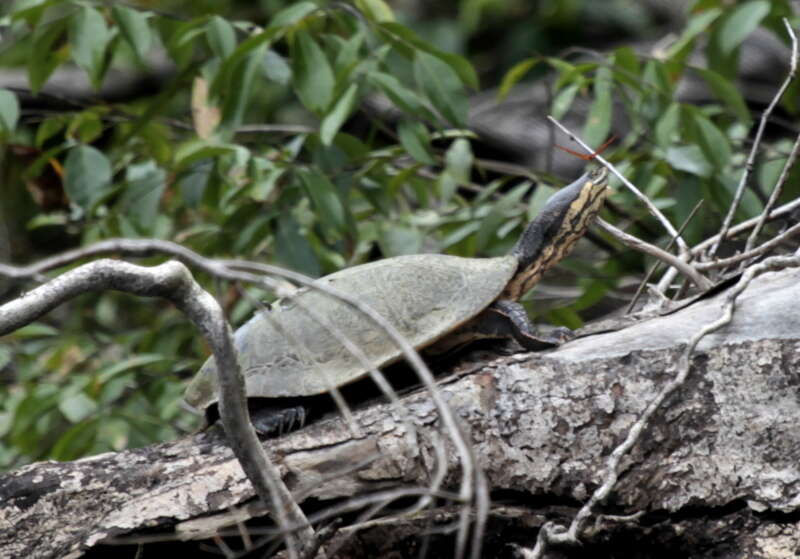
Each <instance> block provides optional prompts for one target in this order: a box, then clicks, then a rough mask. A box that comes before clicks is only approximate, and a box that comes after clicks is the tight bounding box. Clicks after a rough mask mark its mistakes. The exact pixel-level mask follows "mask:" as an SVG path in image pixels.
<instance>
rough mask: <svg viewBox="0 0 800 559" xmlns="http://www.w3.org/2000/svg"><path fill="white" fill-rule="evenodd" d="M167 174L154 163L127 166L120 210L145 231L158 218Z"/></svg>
mask: <svg viewBox="0 0 800 559" xmlns="http://www.w3.org/2000/svg"><path fill="white" fill-rule="evenodd" d="M166 179H167V173H166V171H164V169H161V168H159V167H157V166H156V164H155V162H153V161H147V162H145V163H134V164H131V165H129V166H128V168H127V169H126V173H125V180H126V182H127V183H128V184H127V185H126V187H125V189H124V190H123V191H122V196H121V198H120V202H119V203H120V208H121V209H123V210H124V211H125V215H127V216H128V217H129V218H130V219H132V220H133V221H134V222H136V223H137V224H138V225H139V226H141V227H142V228H143V229H145V230H150V229H151V228H152V226H153V224H154V223H155V220H156V217H157V216H158V206H159V203H160V202H161V196H162V195H163V194H164V188H165V187H166Z"/></svg>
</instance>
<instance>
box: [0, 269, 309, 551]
mask: <svg viewBox="0 0 800 559" xmlns="http://www.w3.org/2000/svg"><path fill="white" fill-rule="evenodd" d="M106 289H114V290H117V291H124V292H127V293H132V294H135V295H142V296H146V297H161V298H164V299H167V300H169V301H171V302H172V303H173V304H174V305H175V306H176V307H178V308H179V309H180V310H181V311H182V312H183V313H184V314H186V316H187V317H188V318H189V319H190V320H191V321H192V322H193V323H194V324H195V326H197V328H198V329H199V330H200V331H201V332H202V333H203V335H204V337H205V338H206V339H207V340H208V342H209V345H210V346H211V347H212V349H213V352H214V359H215V360H216V361H217V369H218V371H219V375H218V379H219V391H220V405H219V407H220V417H221V419H222V424H223V427H224V428H225V432H226V433H227V435H228V441H229V443H230V445H231V447H232V449H233V452H234V454H235V455H236V457H237V458H238V459H239V462H240V463H241V465H242V468H243V469H244V471H245V473H246V474H247V477H248V478H249V479H250V481H251V482H252V484H253V487H254V488H255V490H256V493H257V494H258V496H259V497H261V499H262V500H263V501H264V502H265V503H269V504H270V508H271V510H272V512H273V514H274V515H275V516H274V517H275V519H276V521H277V522H278V524H279V526H281V527H282V528H284V527H289V526H290V525H300V526H303V527H304V528H303V529H302V530H301V534H302V535H303V536H304V538H305V539H306V541H312V540H313V536H314V533H313V531H312V530H311V526H310V525H309V524H308V520H307V519H306V518H305V515H304V514H303V511H302V510H301V509H300V506H299V505H298V504H297V503H296V502H295V501H294V499H293V498H292V495H291V493H290V492H289V490H288V489H287V488H286V485H285V484H284V483H283V481H282V480H281V477H280V473H279V472H278V470H277V468H276V467H275V466H274V465H273V464H272V462H271V461H270V460H269V458H268V457H267V455H266V453H265V452H264V449H263V447H262V446H261V444H260V443H259V441H258V437H257V436H256V432H255V429H253V426H252V424H251V422H250V414H249V412H248V410H247V404H246V402H247V400H246V396H245V392H244V377H243V375H242V371H241V368H240V366H239V362H238V359H237V356H236V350H235V349H234V347H233V333H232V332H231V329H230V326H229V325H228V322H227V321H226V320H225V315H224V313H223V311H222V308H221V307H220V306H219V303H217V300H216V299H214V297H212V296H211V295H210V294H209V293H208V292H207V291H205V290H204V289H202V288H201V287H200V286H199V285H198V284H197V282H195V281H194V278H192V275H191V273H190V272H189V270H188V269H187V268H186V266H184V265H183V264H181V263H180V262H175V261H170V262H165V263H164V264H160V265H158V266H153V267H143V266H137V265H134V264H130V263H128V262H123V261H119V260H109V259H102V260H97V261H95V262H90V263H88V264H83V265H81V266H79V267H77V268H75V269H73V270H69V271H67V272H65V273H63V274H61V275H60V276H58V277H56V278H54V279H52V280H51V281H49V282H47V283H45V284H44V285H41V286H39V287H37V288H36V289H34V290H32V291H29V292H27V293H25V294H23V295H22V296H20V297H18V298H17V299H14V300H12V301H10V302H8V303H5V304H4V305H2V306H0V335H3V334H7V333H9V332H11V331H13V330H15V329H17V328H19V327H21V326H23V325H25V324H27V323H29V322H31V321H33V320H35V319H37V318H38V317H40V316H42V315H43V314H45V313H46V312H48V311H49V310H51V309H53V308H55V307H57V306H58V305H60V304H61V303H64V302H65V301H68V300H70V299H72V298H74V297H76V296H77V295H80V294H82V293H86V292H89V291H101V290H106ZM286 537H287V546H288V547H289V550H290V552H292V550H293V549H295V548H296V545H297V544H296V542H294V541H293V540H294V536H293V535H292V534H291V533H289V532H287V535H286Z"/></svg>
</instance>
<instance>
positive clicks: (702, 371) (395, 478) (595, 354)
mask: <svg viewBox="0 0 800 559" xmlns="http://www.w3.org/2000/svg"><path fill="white" fill-rule="evenodd" d="M723 300H724V294H722V295H720V296H717V297H714V298H712V299H708V300H703V301H699V302H697V303H695V304H693V305H691V306H690V307H688V308H685V309H682V310H680V311H678V312H675V313H673V314H670V315H666V316H662V317H658V318H654V319H650V320H647V321H645V322H642V323H640V324H637V325H635V326H633V327H629V328H626V329H624V330H621V331H617V332H611V333H606V334H598V335H594V336H589V337H586V338H582V339H579V340H577V341H574V342H572V343H569V344H567V345H566V346H564V347H562V348H560V349H558V350H555V351H551V352H548V353H545V354H521V355H515V356H511V357H502V358H497V359H495V360H493V361H491V362H489V363H485V364H483V365H482V366H480V367H470V368H468V370H466V369H462V371H461V372H457V373H456V374H454V375H452V376H451V377H448V378H447V379H445V380H444V381H443V382H442V390H443V391H444V394H445V397H446V398H447V399H448V401H449V403H450V405H451V406H452V408H453V409H454V410H455V411H456V413H457V414H458V415H459V417H460V418H461V420H462V423H463V425H464V429H465V431H466V432H467V433H468V434H469V438H470V440H471V442H472V444H473V446H474V449H475V453H476V455H477V456H478V458H479V460H480V462H481V465H482V467H483V468H484V469H485V471H486V475H487V477H488V479H489V484H490V487H491V489H492V491H493V497H495V500H494V503H495V505H494V508H493V511H492V516H491V519H490V524H489V528H490V531H489V536H488V537H487V540H486V541H487V545H486V551H485V556H491V557H501V556H511V548H510V547H509V544H520V545H523V546H525V545H530V544H531V543H532V542H533V541H534V540H535V536H536V527H537V526H539V525H541V523H542V522H543V520H545V519H560V520H563V521H564V522H568V521H569V520H570V518H571V517H572V516H573V515H574V513H575V511H576V510H577V508H579V506H580V503H581V502H583V501H584V500H585V499H586V498H587V496H588V495H589V494H590V493H591V491H592V490H593V489H594V488H595V487H596V486H597V485H598V484H599V483H601V481H602V477H603V473H604V469H605V459H606V457H607V456H608V454H609V453H610V452H611V451H612V450H613V448H614V447H615V446H616V445H618V444H619V442H620V441H621V440H622V439H623V438H624V437H625V435H626V433H627V430H628V429H629V427H630V426H631V424H632V423H633V422H634V421H635V420H636V419H637V417H638V416H639V415H640V413H641V411H642V410H643V409H644V407H645V406H646V405H647V403H648V402H649V401H650V400H651V399H652V397H653V395H654V394H655V393H656V391H657V390H658V389H659V388H660V387H661V386H662V385H663V384H664V383H665V382H666V381H667V380H668V379H670V378H672V376H673V375H674V374H675V363H676V362H677V358H678V356H679V355H680V352H681V350H682V347H683V344H685V342H686V340H687V339H688V338H689V336H690V335H691V334H692V333H694V332H695V331H697V329H699V328H700V327H701V326H702V325H703V324H706V323H708V322H710V321H712V320H714V319H716V318H717V317H718V316H719V314H720V312H721V311H720V309H721V305H722V302H723ZM798 350H800V273H799V272H798V271H797V270H787V271H783V272H778V273H770V274H765V275H764V276H762V277H760V278H757V279H756V280H755V281H754V282H753V284H752V285H751V286H750V288H748V290H747V291H745V292H744V294H743V295H742V296H741V297H740V299H739V304H738V305H737V310H736V313H735V317H734V320H733V322H732V324H730V325H729V326H728V327H726V328H724V329H723V330H721V331H719V332H717V333H714V334H712V335H710V336H708V337H707V338H705V339H704V341H703V342H701V344H700V346H699V348H698V350H697V352H695V354H694V357H693V368H692V373H691V376H690V377H689V381H688V383H687V384H686V385H685V386H684V387H683V389H681V390H680V391H679V393H677V394H676V395H675V396H673V397H672V398H671V399H670V400H669V401H668V402H667V405H665V406H664V407H663V408H662V409H661V410H660V411H659V412H658V414H657V415H656V417H655V419H654V421H653V423H652V424H651V425H650V427H649V428H648V429H647V431H646V432H645V433H644V434H643V436H642V438H641V439H640V441H639V442H638V444H637V445H636V446H635V447H634V449H633V451H632V452H631V453H630V455H629V456H628V457H627V458H626V459H625V462H624V469H623V472H622V474H621V476H620V480H619V483H618V485H617V488H616V491H615V492H614V493H613V495H612V497H611V499H609V500H608V502H607V503H606V504H605V508H604V511H605V512H607V513H609V514H631V513H636V512H639V511H642V512H643V513H644V516H642V517H640V518H639V519H638V521H636V522H610V521H604V522H602V523H601V524H600V525H599V526H598V527H597V529H596V530H593V531H592V533H590V534H589V535H588V536H587V537H586V538H585V542H586V543H585V546H584V547H583V548H582V549H581V550H579V551H577V552H571V551H570V550H563V552H564V553H566V554H567V555H570V553H577V555H576V556H583V555H586V554H589V555H592V556H596V557H602V556H613V555H615V554H618V553H619V550H620V549H629V548H630V546H633V547H632V548H630V549H633V550H634V551H630V553H628V554H626V555H627V556H630V557H662V556H664V557H666V556H671V557H675V556H693V557H718V556H725V557H793V556H795V555H794V554H795V553H796V551H797V549H798V547H799V546H800V512H799V511H800V429H798V428H797V424H798V418H800V397H799V396H800V391H799V390H798V385H800V351H798ZM404 403H405V404H406V406H407V408H408V410H409V413H410V414H411V416H412V418H413V420H414V422H415V423H416V425H417V426H418V428H419V441H420V446H419V447H418V448H416V447H413V446H411V445H409V442H408V438H407V437H406V436H405V434H406V431H405V428H404V426H403V423H402V421H401V417H400V416H399V415H398V413H397V411H396V410H393V409H392V408H391V407H389V406H388V405H376V406H372V407H369V408H366V409H364V410H363V411H361V412H359V413H358V414H357V418H358V421H359V424H360V426H361V435H360V436H358V437H355V436H353V435H352V434H350V432H349V431H348V430H347V429H346V428H345V427H344V426H343V423H342V422H341V421H339V420H338V419H330V420H326V421H322V422H319V423H317V424H315V425H311V426H309V427H308V428H306V429H303V430H301V431H298V432H296V433H294V434H291V435H289V436H287V437H284V438H282V439H279V440H275V441H269V442H268V443H267V446H268V447H269V449H270V450H271V452H272V456H273V457H274V459H275V461H276V462H277V464H278V465H279V467H280V468H281V471H282V473H283V475H284V478H285V479H286V481H287V484H288V485H289V487H290V489H292V491H293V492H294V493H295V495H296V496H297V498H298V500H300V501H301V502H306V503H309V502H312V501H309V500H310V499H312V498H313V503H315V505H316V506H317V507H318V506H319V504H320V503H322V504H324V503H326V502H328V501H329V500H332V499H337V498H340V497H349V496H353V495H357V494H364V493H368V492H370V491H375V490H379V489H386V488H392V487H398V486H409V485H425V484H426V483H427V482H428V481H429V480H430V479H431V477H432V475H433V472H434V470H435V468H436V463H435V462H436V461H435V458H434V457H435V452H434V450H433V447H432V445H433V444H434V443H433V441H434V440H435V439H434V438H433V437H432V433H433V432H434V431H435V430H436V429H437V427H438V422H437V415H436V413H435V410H434V407H433V405H432V404H431V402H430V400H429V398H428V397H427V396H426V395H425V394H422V393H417V394H412V395H410V396H408V397H406V398H405V399H404ZM447 450H448V464H447V472H448V474H447V484H446V485H447V486H450V487H452V486H454V484H455V483H457V481H458V474H459V468H458V464H457V463H456V460H455V459H454V458H453V457H452V452H450V449H449V448H448V449H447ZM357 464H366V465H365V466H363V467H361V468H355V467H354V466H355V465H357ZM252 495H253V493H252V490H251V488H250V485H249V483H248V482H247V481H246V479H245V478H244V475H243V473H242V471H241V468H240V467H239V465H238V464H237V463H236V462H235V460H234V459H233V457H232V454H231V452H230V451H229V450H228V449H227V447H226V446H225V444H224V440H223V438H222V436H221V434H220V431H219V430H218V429H211V430H209V431H207V432H204V433H200V434H197V435H195V436H192V437H186V438H184V439H181V440H178V441H174V442H170V443H164V444H159V445H154V446H150V447H147V448H142V449H136V450H131V451H126V452H120V453H113V454H104V455H100V456H95V457H92V458H88V459H84V460H80V461H76V462H71V463H54V462H47V463H38V464H33V465H30V466H27V467H25V468H22V469H20V470H18V471H16V472H12V473H11V474H8V475H6V476H4V477H2V478H0V550H2V553H0V555H2V556H8V557H77V556H79V555H81V553H83V552H84V551H85V550H87V549H90V548H93V547H94V546H98V545H99V544H102V543H103V542H104V541H108V539H109V538H114V537H121V536H123V535H125V534H142V533H143V532H144V531H145V530H147V529H152V528H160V529H162V530H163V529H168V530H170V531H174V533H175V534H176V535H177V537H178V538H181V539H192V538H201V537H208V536H209V535H211V534H213V532H214V530H215V528H218V527H220V526H221V525H224V524H230V523H231V522H232V521H233V520H235V519H236V515H238V517H239V518H240V519H241V518H244V519H246V518H249V517H251V516H252V515H253V514H255V513H257V512H258V511H259V507H258V506H256V505H253V503H249V506H247V507H243V508H240V509H236V511H231V510H229V509H230V508H231V507H237V506H239V505H242V504H243V503H246V502H248V501H249V500H250V499H251V498H252ZM453 518H454V517H453V516H452V509H449V511H448V509H439V510H437V511H436V514H432V513H419V514H418V515H416V516H409V517H405V518H403V519H402V521H400V520H393V521H391V522H384V523H376V524H375V525H373V526H372V527H370V528H369V529H365V530H362V531H360V532H358V533H356V534H351V533H349V532H348V531H347V529H346V528H345V529H344V531H343V532H341V534H340V536H343V535H350V536H353V537H352V538H351V539H349V540H348V542H347V543H346V544H345V547H343V548H342V549H341V554H342V555H341V556H343V557H351V556H380V555H382V554H385V555H388V553H389V550H393V552H397V550H398V549H400V550H401V551H400V552H397V553H400V554H399V555H396V556H398V557H405V556H413V555H414V553H416V551H417V547H418V546H419V544H420V532H421V530H422V529H424V528H426V527H430V526H431V525H433V526H438V525H439V524H441V523H447V522H449V521H451V520H452V519H453ZM443 538H444V536H437V537H436V538H433V540H431V541H432V542H433V543H432V544H431V545H433V546H434V548H433V549H435V546H436V545H437V541H439V540H442V539H443ZM398 546H399V547H398ZM95 551H96V550H95ZM406 552H407V553H406ZM432 556H436V555H435V554H434V555H432Z"/></svg>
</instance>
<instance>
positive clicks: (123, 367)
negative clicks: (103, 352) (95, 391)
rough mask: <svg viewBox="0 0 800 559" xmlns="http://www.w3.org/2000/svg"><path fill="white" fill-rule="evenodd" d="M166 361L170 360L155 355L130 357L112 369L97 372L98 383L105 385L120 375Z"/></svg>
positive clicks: (143, 354) (112, 366)
mask: <svg viewBox="0 0 800 559" xmlns="http://www.w3.org/2000/svg"><path fill="white" fill-rule="evenodd" d="M165 361H169V359H167V358H166V357H164V356H163V355H160V354H154V353H142V354H139V355H135V356H133V357H128V358H127V359H123V360H122V361H117V362H115V363H114V364H113V365H111V366H110V367H106V368H104V369H102V370H100V371H97V373H96V374H97V381H98V382H99V383H100V384H105V383H107V382H108V381H109V380H111V379H112V378H113V377H115V376H117V375H119V374H120V373H125V372H127V371H130V370H133V369H141V368H144V367H148V366H150V365H154V364H156V363H163V362H165Z"/></svg>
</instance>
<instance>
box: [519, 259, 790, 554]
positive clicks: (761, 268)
mask: <svg viewBox="0 0 800 559" xmlns="http://www.w3.org/2000/svg"><path fill="white" fill-rule="evenodd" d="M798 253H800V249H798ZM796 266H800V255H798V254H797V253H796V254H795V255H794V256H773V257H771V258H768V259H766V260H764V261H763V262H761V263H759V264H756V265H754V266H751V267H750V268H748V269H747V270H746V271H745V272H744V274H742V277H741V278H740V279H739V281H738V282H737V283H736V285H735V286H733V287H732V288H731V290H730V291H729V292H728V293H727V295H726V297H725V306H724V308H723V311H722V315H721V316H720V317H719V318H718V319H717V320H715V321H714V322H711V323H709V324H707V325H705V326H704V327H703V328H701V329H700V330H698V331H697V333H695V335H694V336H692V338H691V339H690V340H689V343H688V344H687V346H686V349H684V350H683V353H682V354H681V357H680V358H679V360H678V373H677V375H676V376H675V378H674V379H673V380H671V381H670V382H668V383H667V384H666V385H665V386H663V387H662V388H661V391H660V392H659V393H658V395H657V396H656V397H655V398H653V400H651V401H650V403H649V404H648V405H647V408H645V410H644V412H643V413H642V415H641V416H640V417H639V419H638V420H636V423H634V424H633V425H632V426H631V428H630V429H629V430H628V435H627V437H625V440H624V441H623V442H622V444H620V445H619V446H618V447H616V448H615V449H614V450H613V452H612V453H611V454H610V455H609V457H608V462H607V467H606V476H605V480H604V481H603V483H602V485H600V487H598V488H597V489H596V490H595V492H594V493H592V496H591V497H590V498H589V500H588V501H587V502H586V503H585V504H584V505H583V507H581V509H580V510H579V511H578V514H576V515H575V518H573V519H572V523H571V524H570V527H569V529H568V530H558V531H557V529H556V528H557V526H555V525H554V524H553V523H546V524H545V525H543V526H542V528H541V530H540V532H539V537H538V538H537V541H536V547H535V548H534V550H533V554H532V555H531V557H534V558H541V557H543V554H544V552H545V550H546V547H547V545H548V544H577V543H579V540H578V537H579V536H580V534H581V533H582V531H583V529H584V526H585V525H586V522H587V521H588V520H589V517H590V516H591V515H592V514H594V509H595V507H597V505H599V504H600V503H602V502H603V501H604V500H605V499H606V498H607V497H608V495H609V494H610V493H611V491H613V490H614V486H615V485H616V483H617V479H618V478H619V473H620V472H619V466H620V462H621V461H622V459H623V458H624V457H625V455H626V454H627V453H628V451H630V449H631V448H632V447H633V445H634V444H636V442H637V441H638V440H639V438H640V437H641V436H642V433H643V432H644V430H645V429H646V428H647V425H648V423H649V422H650V419H651V418H652V417H653V415H654V414H655V413H656V412H657V411H658V409H659V408H660V407H661V405H662V404H663V403H664V401H665V400H666V399H667V398H669V397H670V396H671V395H672V394H673V393H674V392H675V391H676V390H678V389H679V388H681V387H682V386H683V385H684V384H685V383H686V379H687V378H688V377H689V371H690V367H691V355H692V353H693V352H694V349H695V348H696V347H697V344H698V343H700V340H702V339H703V338H704V337H705V336H707V335H708V334H710V333H712V332H714V331H716V330H719V329H720V328H722V327H723V326H725V325H726V324H728V323H730V321H731V320H732V319H733V311H734V309H735V307H736V299H737V297H739V295H740V294H741V293H742V292H743V291H744V290H745V289H746V288H747V286H748V285H750V282H751V281H752V280H753V278H754V277H756V276H758V275H760V274H763V273H764V272H770V271H774V270H780V269H784V268H789V267H796Z"/></svg>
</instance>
